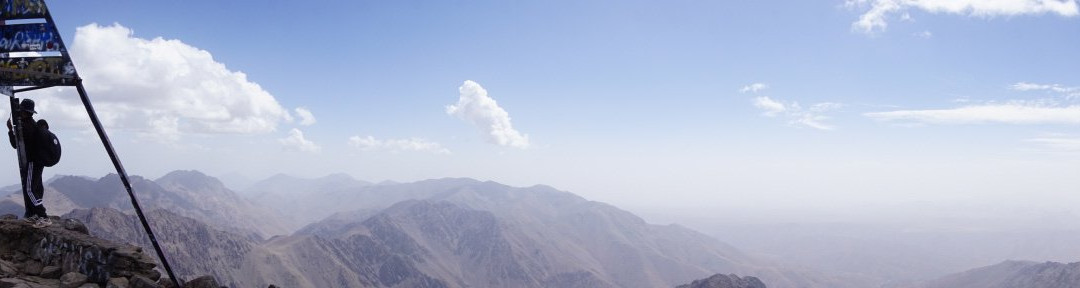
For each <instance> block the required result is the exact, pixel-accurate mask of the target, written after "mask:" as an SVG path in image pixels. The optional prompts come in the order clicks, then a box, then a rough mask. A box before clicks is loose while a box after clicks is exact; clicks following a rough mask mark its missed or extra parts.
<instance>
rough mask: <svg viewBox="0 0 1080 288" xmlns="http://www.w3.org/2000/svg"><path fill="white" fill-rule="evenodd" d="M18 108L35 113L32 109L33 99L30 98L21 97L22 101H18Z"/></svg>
mask: <svg viewBox="0 0 1080 288" xmlns="http://www.w3.org/2000/svg"><path fill="white" fill-rule="evenodd" d="M19 110H22V111H23V112H29V113H30V114H37V111H34V100H30V99H23V100H22V103H19Z"/></svg>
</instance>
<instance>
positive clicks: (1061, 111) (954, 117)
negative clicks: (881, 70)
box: [864, 101, 1080, 125]
mask: <svg viewBox="0 0 1080 288" xmlns="http://www.w3.org/2000/svg"><path fill="white" fill-rule="evenodd" d="M864 115H865V116H867V117H870V118H874V119H878V120H885V121H912V122H919V123H928V124H984V123H1007V124H1067V125H1080V106H1077V105H1070V106H1060V105H1052V104H1042V103H1038V102H1030V101H1028V102H1024V101H1016V102H1011V103H1004V104H981V105H972V106H964V107H959V108H952V109H932V110H898V111H887V112H871V113H865V114H864Z"/></svg>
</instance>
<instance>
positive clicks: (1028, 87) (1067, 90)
mask: <svg viewBox="0 0 1080 288" xmlns="http://www.w3.org/2000/svg"><path fill="white" fill-rule="evenodd" d="M1010 88H1012V90H1016V91H1048V92H1055V93H1059V94H1062V95H1064V96H1065V97H1066V98H1070V99H1071V98H1080V87H1066V86H1064V85H1061V84H1037V83H1027V82H1018V83H1016V84H1013V85H1012V86H1011V87H1010Z"/></svg>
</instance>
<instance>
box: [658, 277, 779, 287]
mask: <svg viewBox="0 0 1080 288" xmlns="http://www.w3.org/2000/svg"><path fill="white" fill-rule="evenodd" d="M676 288H765V283H762V282H761V280H759V279H758V278H755V277H751V276H746V277H742V278H739V276H737V275H735V274H731V275H724V274H716V275H713V276H711V277H709V278H705V279H701V280H694V282H692V283H690V284H684V285H679V286H678V287H676Z"/></svg>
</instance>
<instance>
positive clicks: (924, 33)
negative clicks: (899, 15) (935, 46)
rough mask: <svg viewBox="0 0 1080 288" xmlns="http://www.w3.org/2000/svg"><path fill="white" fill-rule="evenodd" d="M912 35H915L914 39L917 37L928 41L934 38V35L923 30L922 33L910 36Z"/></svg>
mask: <svg viewBox="0 0 1080 288" xmlns="http://www.w3.org/2000/svg"><path fill="white" fill-rule="evenodd" d="M912 35H915V37H919V38H923V39H930V38H933V37H934V33H932V32H930V31H928V30H923V31H922V32H919V33H915V34H912Z"/></svg>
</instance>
